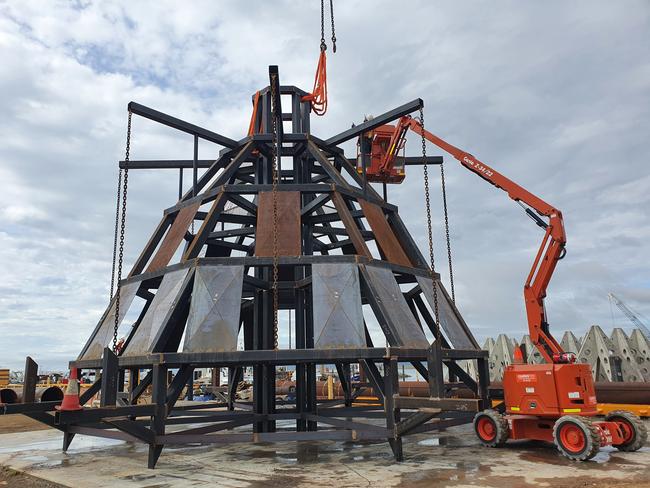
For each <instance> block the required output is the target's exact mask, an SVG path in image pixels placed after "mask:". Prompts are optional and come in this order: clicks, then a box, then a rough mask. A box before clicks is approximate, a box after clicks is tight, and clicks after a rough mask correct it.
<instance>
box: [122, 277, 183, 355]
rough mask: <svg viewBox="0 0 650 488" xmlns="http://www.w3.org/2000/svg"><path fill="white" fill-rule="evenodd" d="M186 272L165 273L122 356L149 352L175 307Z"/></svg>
mask: <svg viewBox="0 0 650 488" xmlns="http://www.w3.org/2000/svg"><path fill="white" fill-rule="evenodd" d="M188 272H189V268H184V269H179V270H177V271H172V272H170V273H167V274H166V275H165V276H164V277H163V279H162V282H161V283H160V287H159V288H158V291H157V292H156V296H154V298H153V301H152V302H151V305H150V306H149V310H147V313H146V315H145V316H144V318H143V319H142V322H140V325H139V326H138V330H136V331H135V334H134V335H133V338H132V339H131V341H130V342H129V344H128V345H127V346H126V349H125V351H124V354H123V355H124V356H138V355H140V354H146V353H149V352H151V347H152V342H153V340H154V339H155V337H156V335H157V334H158V330H159V329H160V326H161V325H162V324H163V322H164V321H165V317H167V314H168V313H169V312H170V310H172V309H173V308H174V306H175V305H176V301H177V299H178V295H179V294H180V292H181V288H182V286H183V281H184V280H185V277H186V276H187V273H188Z"/></svg>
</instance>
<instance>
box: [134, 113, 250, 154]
mask: <svg viewBox="0 0 650 488" xmlns="http://www.w3.org/2000/svg"><path fill="white" fill-rule="evenodd" d="M129 111H130V112H132V113H134V114H136V115H139V116H141V117H144V118H146V119H149V120H153V121H154V122H158V123H160V124H163V125H166V126H168V127H172V128H174V129H177V130H180V131H182V132H186V133H187V134H192V135H196V136H198V137H200V138H201V139H205V140H206V141H210V142H214V143H215V144H219V145H221V146H225V147H228V148H230V149H232V148H235V147H237V145H238V143H237V141H235V140H233V139H230V138H229V137H225V136H222V135H221V134H217V133H216V132H212V131H210V130H207V129H204V128H203V127H199V126H198V125H194V124H190V123H189V122H185V121H184V120H181V119H177V118H176V117H172V116H171V115H167V114H165V113H163V112H159V111H158V110H154V109H152V108H149V107H146V106H144V105H141V104H139V103H136V102H129Z"/></svg>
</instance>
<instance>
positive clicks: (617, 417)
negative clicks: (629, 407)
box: [605, 410, 648, 452]
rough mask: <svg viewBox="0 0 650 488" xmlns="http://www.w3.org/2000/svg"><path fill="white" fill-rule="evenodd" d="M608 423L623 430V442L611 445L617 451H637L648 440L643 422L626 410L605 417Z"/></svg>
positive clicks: (616, 411)
mask: <svg viewBox="0 0 650 488" xmlns="http://www.w3.org/2000/svg"><path fill="white" fill-rule="evenodd" d="M605 420H606V421H608V422H616V423H617V424H619V425H620V427H621V430H623V433H624V437H625V442H623V443H622V444H613V446H614V447H615V448H616V449H618V450H619V451H626V452H632V451H638V450H639V449H641V448H642V447H643V445H644V444H645V443H646V441H647V440H648V429H647V428H646V426H645V424H644V423H643V421H642V420H641V419H640V418H639V417H637V416H636V415H634V414H633V413H632V412H628V411H626V410H615V411H613V412H610V413H608V414H607V416H606V417H605Z"/></svg>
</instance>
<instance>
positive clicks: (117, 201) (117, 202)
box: [108, 168, 122, 302]
mask: <svg viewBox="0 0 650 488" xmlns="http://www.w3.org/2000/svg"><path fill="white" fill-rule="evenodd" d="M121 193H122V168H120V172H119V174H118V176H117V196H116V197H115V234H114V235H113V266H112V268H111V294H110V296H109V297H108V301H109V302H110V301H111V300H112V299H113V292H114V291H115V263H116V261H117V236H118V233H119V231H120V194H121Z"/></svg>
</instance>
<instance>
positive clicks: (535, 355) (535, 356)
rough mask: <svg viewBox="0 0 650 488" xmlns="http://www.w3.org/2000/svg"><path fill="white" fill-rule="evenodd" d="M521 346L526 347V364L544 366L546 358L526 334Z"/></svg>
mask: <svg viewBox="0 0 650 488" xmlns="http://www.w3.org/2000/svg"><path fill="white" fill-rule="evenodd" d="M521 344H522V345H523V346H524V349H525V351H526V362H527V363H528V364H543V363H544V358H543V357H542V354H541V353H540V352H539V350H538V349H537V348H536V347H535V345H534V344H533V341H531V340H530V336H529V335H528V334H526V335H525V336H524V337H523V338H522V339H521Z"/></svg>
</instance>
